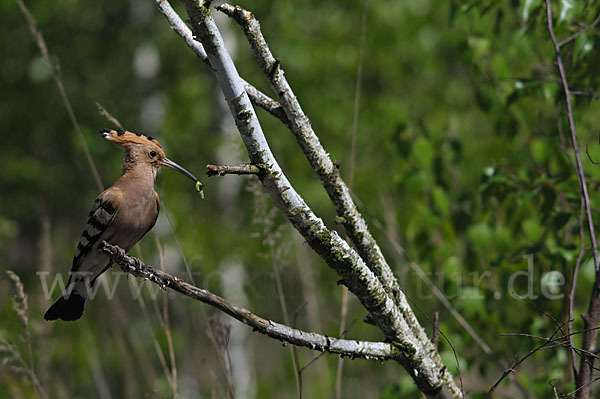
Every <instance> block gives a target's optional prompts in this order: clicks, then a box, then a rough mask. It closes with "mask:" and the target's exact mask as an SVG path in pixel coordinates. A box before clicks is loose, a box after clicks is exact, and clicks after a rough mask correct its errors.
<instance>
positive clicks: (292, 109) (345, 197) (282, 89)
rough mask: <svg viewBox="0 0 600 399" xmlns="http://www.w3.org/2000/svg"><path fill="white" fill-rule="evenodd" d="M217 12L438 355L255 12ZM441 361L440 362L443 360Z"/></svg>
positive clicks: (357, 240) (369, 256)
mask: <svg viewBox="0 0 600 399" xmlns="http://www.w3.org/2000/svg"><path fill="white" fill-rule="evenodd" d="M217 9H218V10H219V11H221V12H223V13H225V14H226V15H228V16H229V17H232V18H233V19H234V20H235V21H236V22H237V23H238V24H240V26H241V27H242V29H243V30H244V33H245V35H246V37H247V39H248V42H249V44H250V47H251V49H252V51H253V53H254V55H255V57H256V59H257V61H258V64H259V65H260V67H261V68H262V70H263V72H264V74H265V75H266V77H267V78H268V80H269V82H270V84H271V87H272V89H273V92H275V93H277V97H278V99H279V103H280V104H281V106H282V107H283V109H284V111H285V113H286V115H287V117H288V120H289V123H290V124H289V126H290V129H291V130H292V132H293V133H294V135H295V137H296V140H297V141H298V144H299V145H300V147H301V148H302V151H303V152H304V154H305V156H306V158H307V159H308V161H309V162H310V164H311V166H312V168H313V169H314V170H315V172H316V174H317V176H319V178H320V180H321V182H322V184H323V186H324V187H325V190H326V191H327V193H328V195H329V198H330V199H331V201H332V202H333V204H334V206H335V208H336V212H337V214H338V217H339V220H340V221H341V222H342V224H343V225H344V227H345V229H346V233H347V234H348V237H349V238H350V240H351V241H352V244H353V245H354V247H355V248H356V250H357V252H358V253H359V255H360V256H361V258H362V259H364V261H365V263H366V264H367V265H368V267H369V268H370V269H371V270H372V271H373V272H374V273H375V274H376V275H377V277H378V279H379V280H380V281H381V283H382V284H383V286H384V287H385V288H386V290H387V291H388V293H389V294H390V295H391V296H392V298H393V300H394V301H395V303H396V304H397V306H398V308H399V310H400V312H401V313H402V316H403V317H404V318H405V320H406V322H407V324H408V325H409V327H410V328H411V329H412V330H413V333H414V334H415V336H416V337H417V338H418V339H419V340H420V341H421V344H422V345H423V346H424V347H426V348H427V350H428V351H430V352H432V353H435V348H434V347H433V345H432V344H431V341H430V340H429V338H428V337H427V334H426V332H425V330H424V329H423V327H422V326H421V325H420V323H419V322H418V320H417V318H416V316H415V314H414V312H413V311H412V309H411V308H410V306H409V304H408V302H407V300H406V297H405V295H404V293H403V292H402V290H401V289H400V286H399V284H398V280H397V279H396V277H395V276H394V274H393V272H392V269H391V268H390V266H389V265H388V263H387V261H386V260H385V258H384V256H383V253H382V252H381V249H380V248H379V245H378V244H377V242H376V241H375V239H374V238H373V236H372V235H371V233H370V231H369V228H368V226H367V223H366V221H365V219H364V218H363V217H362V215H361V214H360V212H359V211H358V209H357V208H356V204H355V203H354V201H353V200H352V197H351V194H350V190H349V189H348V186H347V185H346V183H345V182H344V181H343V179H342V177H341V175H340V172H339V170H338V168H337V167H336V165H335V164H334V162H333V161H332V160H331V158H330V157H329V154H328V153H327V152H326V151H325V149H324V148H323V146H322V145H321V143H320V140H319V138H318V137H317V135H316V133H315V132H314V130H313V128H312V125H311V123H310V120H309V119H308V117H307V116H306V114H304V111H303V110H302V107H301V106H300V103H299V102H298V100H297V98H296V96H295V94H294V92H293V91H292V88H291V87H290V85H289V83H288V82H287V79H286V78H285V75H284V71H283V69H282V68H281V64H280V62H279V60H277V59H275V57H274V56H273V55H272V54H271V51H270V50H269V46H268V44H267V42H266V40H265V39H264V37H263V35H262V32H261V30H260V24H259V22H258V20H257V19H256V18H255V17H254V15H253V14H252V13H251V12H249V11H247V10H244V9H242V8H241V7H239V6H238V7H234V6H231V5H229V4H222V5H220V6H218V7H217ZM437 360H438V361H439V359H437ZM439 364H440V365H441V361H439Z"/></svg>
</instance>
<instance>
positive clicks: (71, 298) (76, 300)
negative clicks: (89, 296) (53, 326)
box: [44, 292, 85, 321]
mask: <svg viewBox="0 0 600 399" xmlns="http://www.w3.org/2000/svg"><path fill="white" fill-rule="evenodd" d="M84 306H85V298H84V297H82V296H81V295H79V294H78V293H77V292H71V294H70V295H68V297H67V296H65V295H64V293H63V294H61V296H60V297H59V298H58V299H57V300H56V302H54V303H53V304H52V306H50V308H49V309H48V311H47V312H46V314H45V315H44V319H46V320H56V319H62V320H64V321H73V320H77V319H79V318H80V317H81V315H82V314H83V308H84Z"/></svg>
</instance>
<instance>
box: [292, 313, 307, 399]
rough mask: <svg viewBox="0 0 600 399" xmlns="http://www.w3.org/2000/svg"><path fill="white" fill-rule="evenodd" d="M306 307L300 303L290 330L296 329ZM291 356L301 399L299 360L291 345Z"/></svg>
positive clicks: (293, 346) (295, 350) (299, 398)
mask: <svg viewBox="0 0 600 399" xmlns="http://www.w3.org/2000/svg"><path fill="white" fill-rule="evenodd" d="M305 306H306V301H304V302H302V304H301V305H300V306H298V308H297V309H296V310H295V311H294V321H293V322H292V328H296V321H297V319H298V315H299V314H300V312H301V311H302V309H304V307H305ZM292 355H293V358H294V371H295V372H296V382H297V386H298V399H302V370H301V369H300V359H299V358H298V350H297V347H296V345H292Z"/></svg>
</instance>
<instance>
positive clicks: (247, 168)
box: [206, 164, 260, 177]
mask: <svg viewBox="0 0 600 399" xmlns="http://www.w3.org/2000/svg"><path fill="white" fill-rule="evenodd" d="M259 173H260V168H259V167H258V166H255V165H251V164H245V165H238V166H228V165H206V175H207V176H208V177H212V176H217V175H219V176H225V175H257V174H259Z"/></svg>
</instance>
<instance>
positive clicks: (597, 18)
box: [558, 14, 600, 47]
mask: <svg viewBox="0 0 600 399" xmlns="http://www.w3.org/2000/svg"><path fill="white" fill-rule="evenodd" d="M598 23H600V14H598V16H597V17H596V19H595V20H594V22H592V23H591V24H590V25H588V26H586V27H585V28H583V29H582V30H580V31H579V32H577V33H575V34H573V35H571V36H569V37H567V38H566V39H565V40H563V41H561V42H559V43H558V47H562V46H564V45H565V44H567V43H570V42H571V41H573V40H575V39H577V38H578V37H579V36H581V35H583V34H584V33H587V32H588V31H589V30H590V29H594V28H595V27H596V25H598Z"/></svg>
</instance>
